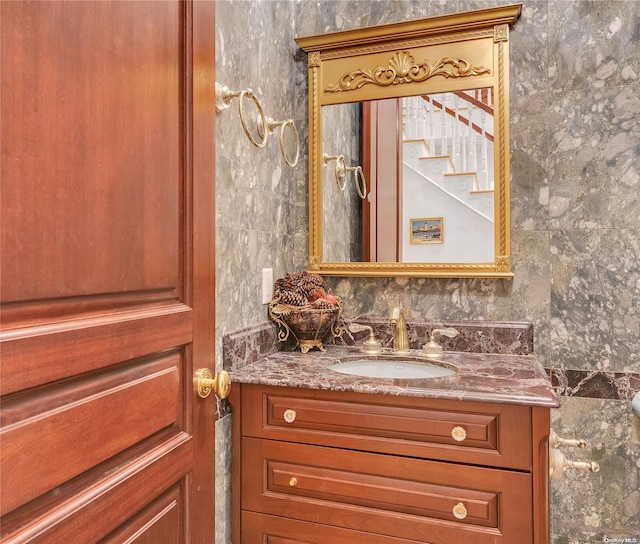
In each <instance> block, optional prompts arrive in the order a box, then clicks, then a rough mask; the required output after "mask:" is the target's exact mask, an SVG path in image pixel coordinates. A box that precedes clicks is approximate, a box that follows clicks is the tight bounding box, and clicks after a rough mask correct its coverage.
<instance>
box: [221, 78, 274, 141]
mask: <svg viewBox="0 0 640 544" xmlns="http://www.w3.org/2000/svg"><path fill="white" fill-rule="evenodd" d="M245 97H247V98H250V99H251V100H253V102H254V103H255V105H256V108H257V109H258V115H259V117H258V122H257V123H258V124H257V126H258V134H259V135H260V136H261V137H262V141H258V140H256V139H255V138H254V137H253V136H252V135H251V133H250V132H249V127H248V125H247V121H246V118H245V112H244V106H243V99H244V98H245ZM234 98H240V100H239V101H238V109H239V111H240V122H241V123H242V128H243V129H244V133H245V134H246V135H247V138H249V141H250V142H251V143H252V144H253V145H254V146H256V147H264V146H265V144H266V143H267V135H266V134H263V131H261V130H260V127H261V126H265V125H266V124H267V118H266V116H265V114H264V110H263V109H262V104H260V102H259V101H258V98H257V97H256V95H255V94H254V93H253V91H252V90H251V89H244V90H242V91H232V90H230V89H229V87H227V86H226V85H221V84H220V83H217V82H216V111H217V112H221V111H222V110H225V109H227V108H228V107H229V105H230V104H231V101H232V100H233V99H234Z"/></svg>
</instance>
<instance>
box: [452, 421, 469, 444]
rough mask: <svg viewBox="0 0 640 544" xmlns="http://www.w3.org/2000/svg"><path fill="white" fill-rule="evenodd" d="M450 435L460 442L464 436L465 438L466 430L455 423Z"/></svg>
mask: <svg viewBox="0 0 640 544" xmlns="http://www.w3.org/2000/svg"><path fill="white" fill-rule="evenodd" d="M451 437H452V438H453V439H454V440H455V441H456V442H462V441H463V440H464V439H465V438H467V431H465V430H464V429H463V428H462V427H460V426H459V425H457V426H456V427H454V428H453V429H451Z"/></svg>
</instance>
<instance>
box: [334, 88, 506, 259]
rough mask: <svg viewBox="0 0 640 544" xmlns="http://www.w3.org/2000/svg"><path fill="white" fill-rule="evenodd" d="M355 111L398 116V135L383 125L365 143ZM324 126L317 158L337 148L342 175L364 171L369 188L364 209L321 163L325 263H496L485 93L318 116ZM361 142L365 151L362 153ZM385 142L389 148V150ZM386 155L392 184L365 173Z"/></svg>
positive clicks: (357, 106) (488, 93) (488, 92)
mask: <svg viewBox="0 0 640 544" xmlns="http://www.w3.org/2000/svg"><path fill="white" fill-rule="evenodd" d="M398 101H399V102H398ZM363 108H364V109H365V110H366V111H365V113H364V115H368V116H369V117H371V116H372V115H374V116H378V115H381V116H382V115H385V113H384V109H385V108H386V109H387V110H389V111H390V112H391V118H393V117H394V115H395V112H398V115H399V117H398V119H397V124H396V125H395V126H396V127H399V128H398V130H397V131H395V132H396V133H395V134H394V130H393V128H394V127H393V125H391V124H390V123H389V122H388V117H385V118H383V121H382V123H383V125H384V129H385V130H384V132H382V133H380V132H377V131H374V132H373V133H367V134H363V127H362V117H363ZM372 111H373V112H375V113H373V114H372ZM322 118H323V149H324V152H325V154H328V155H329V156H335V154H336V150H335V149H334V148H335V143H336V142H342V145H341V147H340V151H342V152H344V157H345V162H346V164H347V166H355V165H357V164H361V165H364V168H365V169H366V172H367V175H366V177H365V179H368V183H367V191H366V196H365V198H364V199H363V198H362V197H361V196H360V195H361V193H362V192H363V191H358V186H357V185H356V180H355V177H354V176H353V174H352V175H348V176H346V179H344V183H343V182H342V181H341V178H340V175H339V174H340V173H341V171H340V167H338V176H336V166H337V165H338V163H337V162H336V161H326V162H325V165H324V169H323V191H322V194H323V222H324V225H323V232H324V236H323V255H324V257H325V258H326V260H327V261H331V262H378V261H379V262H417V263H429V262H460V263H464V262H490V261H492V260H493V259H494V255H495V245H494V230H495V224H494V207H495V199H494V188H495V180H494V161H493V157H494V147H493V142H494V129H493V97H492V88H490V87H489V88H478V89H471V90H465V91H456V92H449V93H437V94H430V95H418V96H410V97H404V98H402V99H397V100H393V99H392V100H380V101H375V102H374V103H373V104H372V103H370V102H369V103H354V104H337V105H328V106H323V108H322ZM365 132H366V131H365ZM365 137H368V138H369V140H370V142H369V143H370V145H366V146H363V138H365ZM387 137H388V138H391V137H395V138H396V139H397V141H396V142H391V143H390V144H389V145H388V146H387V142H386V138H387ZM386 147H390V148H391V149H392V150H397V152H396V155H397V156H398V161H397V164H398V165H399V168H398V169H397V170H396V171H397V176H395V177H390V176H389V175H383V176H382V177H380V178H378V177H377V176H375V172H376V169H375V164H372V163H375V161H376V157H383V160H387V159H386V158H384V157H385V155H384V154H385V149H386ZM366 150H368V155H365V151H366ZM394 173H395V172H391V174H394ZM347 183H348V185H347ZM385 185H387V187H385ZM396 210H397V213H396ZM365 217H368V218H369V221H368V222H367V224H363V221H364V219H365ZM364 236H366V237H367V239H366V240H365V239H364V238H363V237H364Z"/></svg>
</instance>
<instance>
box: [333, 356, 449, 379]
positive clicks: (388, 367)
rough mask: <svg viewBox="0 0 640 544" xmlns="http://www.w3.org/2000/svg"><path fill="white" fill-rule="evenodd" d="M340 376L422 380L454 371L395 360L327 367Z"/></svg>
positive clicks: (349, 363) (337, 364)
mask: <svg viewBox="0 0 640 544" xmlns="http://www.w3.org/2000/svg"><path fill="white" fill-rule="evenodd" d="M329 369H330V370H333V371H334V372H339V373H340V374H351V375H352V376H362V377H364V378H393V379H424V378H441V377H444V376H454V375H455V371H454V370H451V369H450V368H446V367H444V366H440V365H436V364H432V363H426V362H425V363H421V362H412V361H401V360H397V359H362V360H358V361H344V362H341V363H336V364H335V365H331V366H330V367H329Z"/></svg>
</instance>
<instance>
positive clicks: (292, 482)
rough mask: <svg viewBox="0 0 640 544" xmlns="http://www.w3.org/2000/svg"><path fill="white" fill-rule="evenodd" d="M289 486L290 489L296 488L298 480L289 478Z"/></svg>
mask: <svg viewBox="0 0 640 544" xmlns="http://www.w3.org/2000/svg"><path fill="white" fill-rule="evenodd" d="M289 485H290V486H291V487H295V486H297V485H298V479H297V478H295V477H294V478H291V479H290V480H289Z"/></svg>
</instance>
